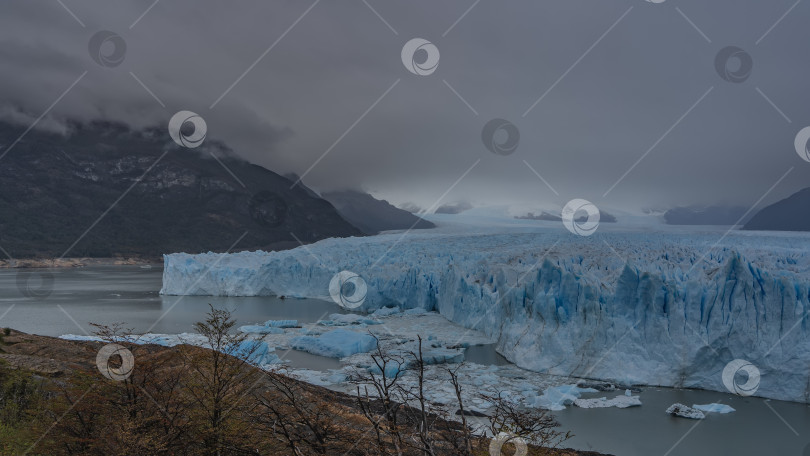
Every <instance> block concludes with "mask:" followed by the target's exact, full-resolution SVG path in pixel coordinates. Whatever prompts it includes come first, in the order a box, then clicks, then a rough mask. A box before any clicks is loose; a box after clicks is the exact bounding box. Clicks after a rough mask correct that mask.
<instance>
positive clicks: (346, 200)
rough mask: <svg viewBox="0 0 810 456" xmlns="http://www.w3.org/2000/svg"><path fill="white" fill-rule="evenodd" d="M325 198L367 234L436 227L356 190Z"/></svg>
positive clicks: (328, 195)
mask: <svg viewBox="0 0 810 456" xmlns="http://www.w3.org/2000/svg"><path fill="white" fill-rule="evenodd" d="M322 196H323V198H324V199H326V200H327V201H329V202H330V203H332V204H333V205H334V206H335V208H337V210H338V212H339V213H340V215H342V216H343V218H345V219H346V220H348V221H349V222H350V223H351V224H352V225H354V226H356V227H357V228H359V229H360V230H362V231H363V232H364V233H366V234H377V233H379V232H380V231H386V230H407V229H408V228H411V227H413V229H425V228H434V227H435V226H436V225H434V224H433V223H431V222H428V221H427V220H423V219H422V218H420V217H418V216H416V215H414V214H411V213H410V212H408V211H406V210H403V209H399V208H396V207H394V206H392V205H391V204H389V203H388V201H385V200H378V199H376V198H374V197H373V196H371V195H369V194H368V193H362V192H358V191H353V190H347V191H342V192H331V193H324V194H323V195H322Z"/></svg>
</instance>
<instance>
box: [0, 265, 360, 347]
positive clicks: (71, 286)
mask: <svg viewBox="0 0 810 456" xmlns="http://www.w3.org/2000/svg"><path fill="white" fill-rule="evenodd" d="M41 271H47V272H49V273H50V274H52V275H53V282H52V286H53V290H52V291H51V292H50V293H49V294H47V293H42V291H44V290H42V289H41V286H40V285H41V284H42V283H46V282H44V281H42V280H41V279H40V277H41V276H40V274H39V272H41ZM29 272H34V270H31V271H29ZM18 273H19V270H14V269H1V270H0V315H3V313H4V312H6V311H7V313H6V314H5V316H4V317H3V318H2V320H0V326H8V327H12V328H14V329H17V330H20V331H24V332H28V333H34V334H41V335H45V336H60V335H62V334H85V333H86V332H92V328H91V327H90V326H89V323H90V322H93V323H100V324H110V323H115V322H125V323H126V324H127V327H128V328H133V330H134V332H136V333H141V332H146V331H148V330H151V332H154V333H167V334H173V333H182V332H190V331H192V326H191V325H192V324H193V323H194V322H197V321H201V320H203V319H204V318H205V314H206V312H207V311H208V310H209V309H208V305H209V304H211V305H213V306H214V307H217V308H224V309H227V310H229V311H231V312H232V313H233V317H234V318H235V319H236V321H237V324H238V325H243V324H250V323H260V322H263V321H265V320H270V319H296V320H299V321H301V322H314V321H316V320H318V319H321V318H324V317H325V316H327V315H328V314H331V313H346V312H345V310H343V308H341V307H340V306H338V305H337V304H334V303H331V302H326V301H321V300H317V299H279V298H275V297H236V298H235V297H212V296H160V295H159V294H158V291H159V290H160V287H161V278H162V274H163V271H162V267H160V266H155V267H153V268H151V269H144V268H140V267H138V266H97V267H86V268H69V269H50V270H36V273H32V274H30V280H29V282H28V289H30V290H32V291H33V293H32V291H28V292H26V291H25V289H23V290H21V289H20V288H21V287H19V286H18V280H17V276H18ZM26 294H27V295H29V296H31V297H27V296H26ZM37 294H47V296H41V297H37V296H35V295H37ZM32 295H34V296H32Z"/></svg>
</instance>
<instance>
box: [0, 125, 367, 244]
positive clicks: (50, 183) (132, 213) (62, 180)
mask: <svg viewBox="0 0 810 456" xmlns="http://www.w3.org/2000/svg"><path fill="white" fill-rule="evenodd" d="M22 131H23V129H22V128H21V127H17V126H10V125H7V124H2V123H0V154H3V153H4V152H5V151H6V150H7V148H8V147H9V146H10V145H11V144H12V143H13V142H14V140H15V139H16V138H17V137H19V135H20V134H21V133H22ZM164 152H165V155H163V154H164ZM211 154H216V156H217V158H218V159H219V160H220V161H221V162H222V164H224V165H225V166H227V168H228V169H229V170H230V172H232V173H233V176H236V177H233V176H232V175H231V173H230V172H229V171H227V170H226V169H225V167H223V166H222V165H221V164H220V163H218V162H217V160H215V159H214V158H213V157H212V155H211ZM161 156H163V157H162V158H161ZM243 184H244V185H243ZM291 185H292V182H290V181H289V180H288V179H285V178H283V177H281V176H279V175H278V174H276V173H273V172H271V171H268V170H267V169H264V168H262V167H260V166H257V165H253V164H250V163H248V162H246V161H244V160H241V159H238V158H236V157H234V156H233V154H232V153H230V151H229V150H228V149H227V147H225V146H223V145H222V144H218V143H216V142H214V141H210V140H209V141H207V143H206V144H205V145H203V146H202V147H200V148H198V149H184V148H181V147H179V146H177V145H175V143H174V142H173V141H172V140H171V139H170V138H169V135H168V132H166V131H165V130H160V129H152V130H145V131H131V130H129V129H128V128H126V127H124V126H122V125H117V124H109V123H94V124H90V125H83V126H76V128H75V131H74V132H73V133H72V134H71V135H70V136H68V137H64V136H60V135H55V134H50V133H43V132H38V131H36V130H33V131H30V132H29V133H28V134H27V135H26V136H25V137H24V139H23V140H22V141H20V142H19V143H18V144H17V145H16V146H15V147H14V148H13V149H11V150H10V151H9V152H8V153H7V154H6V155H5V156H4V157H3V158H2V159H0V246H2V247H3V248H4V249H5V250H6V251H8V253H9V254H10V255H12V256H14V257H15V258H24V257H59V256H67V257H78V256H88V257H109V256H119V255H136V256H145V257H156V256H159V255H161V254H163V253H170V252H179V251H185V252H205V251H209V250H210V251H225V250H227V249H229V248H231V247H232V249H233V250H237V251H238V250H248V249H280V248H289V247H294V246H296V245H298V241H297V240H296V239H295V237H298V239H300V240H301V241H302V242H312V241H316V240H319V239H324V238H327V237H339V236H355V235H360V234H361V233H360V231H359V230H357V229H356V228H355V227H353V226H352V225H350V224H349V223H348V222H346V221H345V220H343V218H341V217H340V215H339V214H338V213H337V211H336V210H335V209H334V207H333V206H332V205H331V204H329V203H328V202H327V201H325V200H323V199H320V198H317V197H313V196H311V195H310V194H308V193H307V192H306V191H305V190H303V189H300V188H292V189H291V188H290V186H291ZM119 198H120V200H119ZM117 200H118V202H117V203H116V201H117ZM105 211H108V212H107V213H106V215H104V216H103V217H102V215H103V214H104V213H105ZM99 219H100V221H98V223H97V224H95V225H94V223H96V221H97V220H99ZM245 233H247V234H245ZM291 233H292V234H291ZM243 235H244V237H243V238H242V239H241V241H239V242H238V243H237V240H239V239H240V237H241V236H243ZM293 235H294V236H293ZM74 243H75V245H74ZM234 244H235V245H234Z"/></svg>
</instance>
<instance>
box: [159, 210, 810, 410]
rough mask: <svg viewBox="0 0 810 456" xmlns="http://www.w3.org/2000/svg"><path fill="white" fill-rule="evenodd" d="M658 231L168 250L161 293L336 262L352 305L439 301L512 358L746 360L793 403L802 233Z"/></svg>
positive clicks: (271, 289)
mask: <svg viewBox="0 0 810 456" xmlns="http://www.w3.org/2000/svg"><path fill="white" fill-rule="evenodd" d="M439 222H442V220H439ZM440 225H441V223H440ZM663 229H665V230H668V231H661V228H656V229H654V230H650V229H648V228H645V227H643V226H640V227H635V226H632V227H607V226H606V227H604V229H603V227H600V228H599V230H600V231H598V232H597V233H596V234H594V235H593V236H590V237H587V238H583V237H577V236H575V235H572V234H570V233H568V232H567V231H565V230H564V229H562V228H561V227H558V226H557V225H556V224H555V225H553V226H552V225H548V224H544V223H543V222H538V223H528V222H525V223H522V224H517V223H515V222H509V223H506V222H505V223H502V224H500V225H497V226H496V224H490V225H489V226H475V225H473V224H469V225H450V224H447V223H445V224H444V226H442V227H440V228H439V229H435V230H430V231H428V232H419V233H413V232H411V233H408V234H407V235H403V234H400V233H389V234H383V235H378V236H373V237H366V238H346V239H327V240H323V241H320V242H317V243H315V244H311V245H309V246H307V247H306V248H297V249H293V250H288V251H280V252H261V251H259V252H241V253H233V254H227V255H221V254H215V253H207V254H200V255H189V254H183V253H178V254H172V255H166V256H165V269H164V273H163V289H162V293H163V294H168V295H182V294H192V295H216V296H266V295H286V296H288V297H310V298H322V299H326V300H328V299H330V298H329V282H330V280H331V278H332V276H333V275H334V274H335V273H337V272H339V271H343V270H349V271H353V272H355V273H357V274H359V275H360V276H361V277H363V278H364V280H365V281H366V283H367V285H368V292H367V295H366V299H365V301H364V302H363V305H362V307H360V308H358V309H357V311H366V312H374V311H378V310H379V309H383V308H385V307H388V308H398V309H400V310H402V311H404V312H408V310H409V309H418V310H411V312H421V311H438V312H439V313H440V314H441V315H442V316H444V317H445V318H447V319H448V320H450V321H452V322H455V323H457V324H459V325H462V326H464V327H467V328H472V329H476V330H479V331H482V332H483V333H484V334H485V335H486V336H487V337H490V338H491V339H492V340H495V341H497V350H498V351H499V352H500V353H501V354H502V355H504V356H505V357H506V358H507V359H509V360H510V361H512V362H514V363H516V364H517V365H518V366H520V367H522V368H525V369H529V370H533V371H537V372H542V373H548V374H554V375H563V376H574V377H581V378H591V379H601V380H607V381H613V382H617V383H620V384H625V385H632V384H646V385H660V386H673V387H690V388H703V389H709V390H715V391H727V389H726V386H724V384H723V376H722V373H723V369H724V367H725V366H726V364H727V363H729V362H730V361H732V360H734V359H744V360H747V361H749V362H751V363H753V364H754V365H755V366H756V367H757V368H758V369H759V371H760V372H761V382H760V384H759V386H758V389H757V391H756V393H755V394H756V395H757V396H763V397H769V398H774V399H784V400H792V401H801V402H808V400H809V399H810V318H808V312H809V311H810V234H808V233H758V232H738V231H734V232H731V233H729V234H728V235H725V236H724V231H720V230H712V229H708V228H706V229H695V228H691V227H690V228H674V227H673V228H666V227H664V228H663ZM387 312H391V310H383V311H381V313H387ZM378 316H381V315H380V314H376V315H375V316H374V317H373V318H377V317H378ZM307 341H308V342H309V343H310V345H312V344H314V341H313V340H309V339H307Z"/></svg>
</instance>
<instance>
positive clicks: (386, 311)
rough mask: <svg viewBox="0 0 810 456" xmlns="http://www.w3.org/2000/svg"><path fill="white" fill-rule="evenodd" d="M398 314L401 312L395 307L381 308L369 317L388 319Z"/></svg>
mask: <svg viewBox="0 0 810 456" xmlns="http://www.w3.org/2000/svg"><path fill="white" fill-rule="evenodd" d="M400 312H401V310H399V307H398V306H397V307H382V308H380V309H377V310H375V311H374V313H372V314H371V315H369V316H370V317H372V318H382V317H389V316H391V315H394V314H398V313H400Z"/></svg>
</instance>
